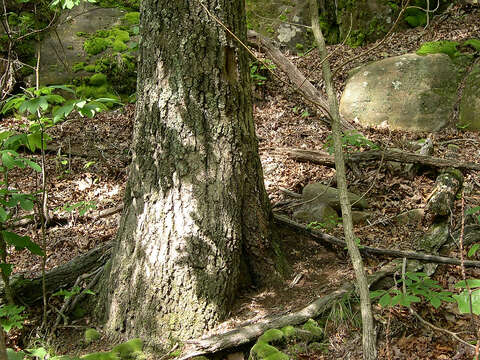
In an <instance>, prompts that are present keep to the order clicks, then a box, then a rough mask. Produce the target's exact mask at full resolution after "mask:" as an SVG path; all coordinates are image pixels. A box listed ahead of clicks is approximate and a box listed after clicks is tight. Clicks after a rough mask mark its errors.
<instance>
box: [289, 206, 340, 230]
mask: <svg viewBox="0 0 480 360" xmlns="http://www.w3.org/2000/svg"><path fill="white" fill-rule="evenodd" d="M293 218H294V219H296V220H298V221H300V222H303V223H306V224H310V223H312V222H318V223H322V224H324V225H325V228H328V227H334V226H336V223H337V221H338V214H337V212H336V211H335V209H333V208H332V207H331V206H328V205H327V204H315V205H313V206H312V205H308V204H305V205H304V206H302V207H301V208H300V209H299V210H297V211H296V212H294V213H293Z"/></svg>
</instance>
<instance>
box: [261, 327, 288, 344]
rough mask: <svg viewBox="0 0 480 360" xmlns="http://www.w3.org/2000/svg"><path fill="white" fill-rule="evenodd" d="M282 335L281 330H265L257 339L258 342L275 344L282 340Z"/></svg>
mask: <svg viewBox="0 0 480 360" xmlns="http://www.w3.org/2000/svg"><path fill="white" fill-rule="evenodd" d="M284 336H285V335H284V334H283V332H282V331H281V330H278V329H270V330H267V331H265V332H264V333H263V335H262V336H260V337H259V338H258V341H259V342H266V343H270V342H276V341H280V340H282V339H283V338H284Z"/></svg>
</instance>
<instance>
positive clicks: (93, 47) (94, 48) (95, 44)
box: [83, 37, 110, 55]
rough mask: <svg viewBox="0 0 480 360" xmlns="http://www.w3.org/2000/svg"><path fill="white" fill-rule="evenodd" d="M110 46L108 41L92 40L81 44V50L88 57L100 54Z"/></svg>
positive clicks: (101, 39)
mask: <svg viewBox="0 0 480 360" xmlns="http://www.w3.org/2000/svg"><path fill="white" fill-rule="evenodd" d="M109 46H110V41H108V40H107V39H104V38H97V37H96V38H93V39H87V40H85V42H84V43H83V49H84V50H85V52H86V53H87V54H90V55H97V54H100V53H101V52H102V51H105V50H107V48H108V47H109Z"/></svg>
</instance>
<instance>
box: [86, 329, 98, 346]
mask: <svg viewBox="0 0 480 360" xmlns="http://www.w3.org/2000/svg"><path fill="white" fill-rule="evenodd" d="M98 339H100V333H99V332H98V331H97V330H95V329H87V330H85V342H86V343H87V344H90V343H91V342H93V341H95V340H98Z"/></svg>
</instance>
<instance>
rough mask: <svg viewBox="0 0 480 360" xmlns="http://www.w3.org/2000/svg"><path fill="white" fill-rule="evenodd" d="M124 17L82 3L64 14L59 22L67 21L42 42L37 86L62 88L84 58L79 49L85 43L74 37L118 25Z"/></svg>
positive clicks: (118, 11) (120, 13)
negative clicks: (58, 85) (59, 86)
mask: <svg viewBox="0 0 480 360" xmlns="http://www.w3.org/2000/svg"><path fill="white" fill-rule="evenodd" d="M125 13H126V12H125V11H123V10H120V9H117V8H101V7H98V6H95V5H92V4H90V3H88V2H82V3H81V5H79V6H76V7H74V8H73V10H72V11H71V12H69V13H67V12H65V13H64V14H63V15H62V21H65V20H68V19H69V18H70V19H71V20H69V21H66V22H65V23H64V24H62V25H60V26H59V27H58V28H57V31H56V34H55V33H50V34H49V35H48V36H47V37H46V39H45V40H44V41H43V42H42V50H41V57H40V61H41V63H40V84H41V85H42V86H43V85H52V84H66V83H68V82H70V81H71V80H72V79H73V78H75V76H76V75H75V73H74V72H73V70H72V67H73V65H74V64H75V63H79V62H82V61H86V58H87V54H86V53H85V51H84V49H83V43H84V40H85V39H84V38H82V37H79V36H77V33H79V32H84V33H95V31H97V30H103V29H108V28H111V27H112V26H115V25H120V23H121V19H122V18H123V17H124V15H125ZM59 39H61V41H60V40H59ZM77 76H78V74H77Z"/></svg>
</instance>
